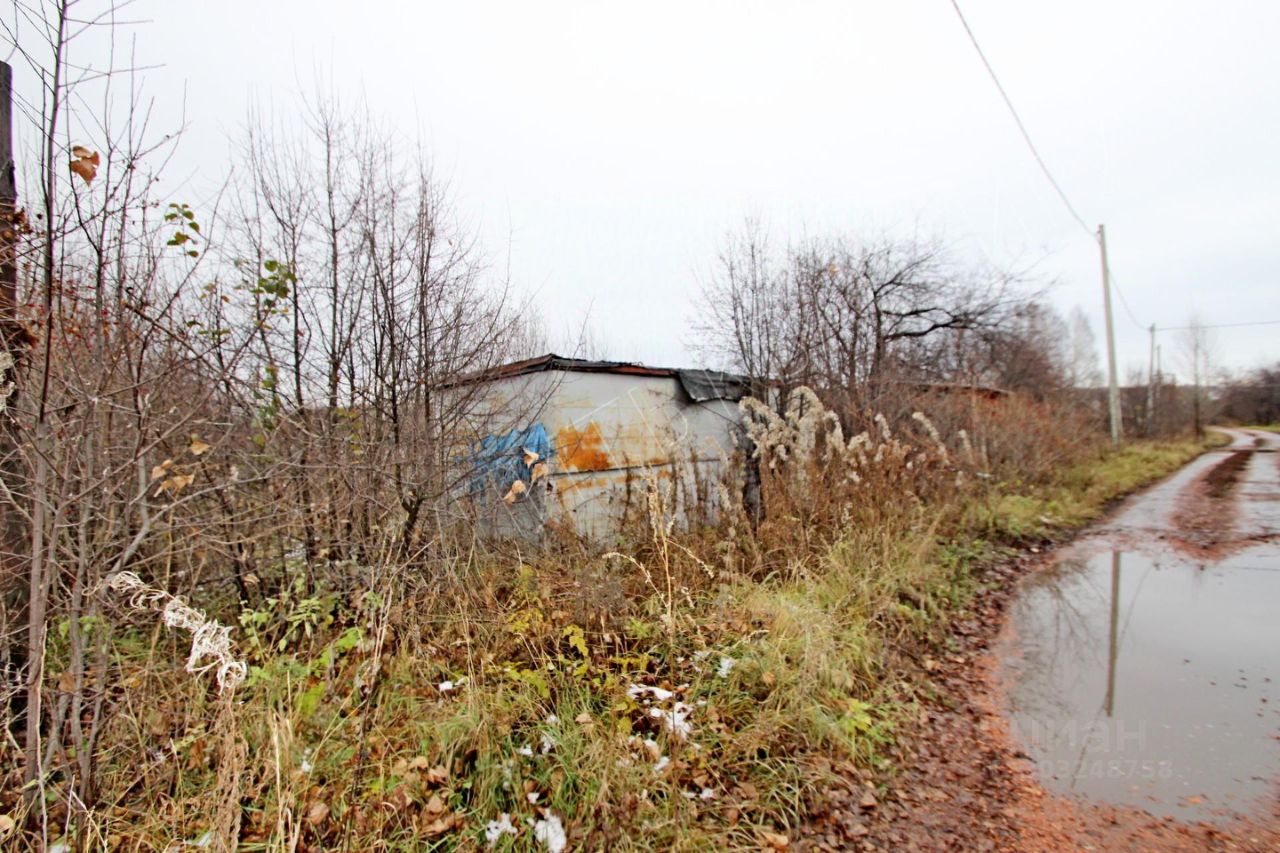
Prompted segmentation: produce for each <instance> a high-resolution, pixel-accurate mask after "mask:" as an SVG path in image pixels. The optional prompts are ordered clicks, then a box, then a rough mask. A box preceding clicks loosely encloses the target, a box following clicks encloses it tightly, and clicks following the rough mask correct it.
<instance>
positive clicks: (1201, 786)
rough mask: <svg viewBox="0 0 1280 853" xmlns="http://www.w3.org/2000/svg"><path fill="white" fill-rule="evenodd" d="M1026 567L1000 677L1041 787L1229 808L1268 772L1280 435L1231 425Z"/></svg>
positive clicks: (1188, 810)
mask: <svg viewBox="0 0 1280 853" xmlns="http://www.w3.org/2000/svg"><path fill="white" fill-rule="evenodd" d="M1231 437H1232V444H1231V445H1230V446H1229V447H1226V448H1223V449H1221V450H1218V451H1214V452H1211V453H1208V454H1205V455H1204V456H1202V457H1201V458H1199V459H1197V460H1196V461H1194V462H1193V463H1191V464H1190V465H1188V466H1187V467H1186V468H1184V469H1183V470H1181V471H1180V472H1179V473H1177V474H1175V475H1174V476H1173V477H1171V478H1170V479H1168V480H1166V481H1165V482H1163V483H1161V484H1160V485H1158V486H1156V487H1154V488H1153V489H1151V490H1149V491H1147V492H1145V493H1143V494H1141V495H1138V496H1135V497H1134V498H1131V499H1130V500H1129V501H1128V502H1127V503H1126V504H1125V505H1124V506H1123V507H1122V508H1121V509H1120V511H1119V512H1118V513H1116V514H1115V515H1114V517H1113V518H1112V519H1111V520H1110V521H1109V522H1107V523H1105V524H1102V525H1099V526H1097V527H1095V528H1093V529H1092V530H1091V531H1089V532H1088V533H1087V534H1086V535H1085V536H1083V537H1081V538H1080V539H1079V540H1077V541H1076V542H1075V543H1073V544H1072V545H1071V546H1069V547H1067V548H1064V549H1062V550H1060V551H1059V552H1057V554H1056V555H1055V557H1054V559H1053V563H1052V564H1051V565H1050V566H1048V567H1046V568H1045V569H1043V570H1041V571H1038V572H1036V573H1035V574H1033V575H1031V576H1029V577H1028V578H1026V579H1025V580H1024V581H1023V582H1022V585H1021V587H1020V589H1019V592H1018V595H1017V596H1016V598H1015V601H1014V603H1013V605H1012V608H1011V611H1010V622H1009V630H1008V632H1007V635H1006V638H1005V640H1004V643H1003V645H1002V649H1001V665H1000V670H1001V673H1000V674H1001V681H1002V683H1003V684H1004V685H1005V695H1006V698H1007V701H1008V705H1009V718H1010V723H1011V729H1012V733H1013V736H1014V738H1015V741H1016V742H1017V743H1018V745H1019V746H1020V748H1021V749H1023V750H1024V751H1025V752H1026V753H1027V755H1028V756H1029V757H1030V758H1031V759H1032V760H1033V761H1034V762H1035V764H1036V767H1037V769H1038V771H1039V773H1040V777H1041V780H1042V782H1043V784H1044V785H1045V787H1046V788H1048V789H1049V790H1051V791H1055V792H1057V793H1062V794H1069V795H1077V796H1082V797H1085V798H1088V799H1094V800H1100V801H1105V802H1109V803H1114V804H1118V805H1129V806H1137V807H1139V808H1144V809H1147V810H1149V811H1152V812H1155V813H1158V814H1171V815H1174V816H1176V817H1178V818H1181V819H1191V820H1212V821H1218V820H1225V819H1227V818H1228V817H1229V816H1230V814H1231V813H1233V812H1235V813H1244V812H1247V811H1249V810H1250V809H1252V808H1254V807H1255V806H1258V805H1260V804H1261V803H1262V802H1263V801H1264V800H1265V799H1266V798H1267V797H1269V796H1272V794H1273V792H1274V790H1275V785H1276V782H1277V779H1280V452H1278V451H1280V435H1274V434H1269V433H1264V432H1261V431H1256V432H1255V431H1243V430H1232V431H1231Z"/></svg>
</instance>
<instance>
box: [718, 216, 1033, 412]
mask: <svg viewBox="0 0 1280 853" xmlns="http://www.w3.org/2000/svg"><path fill="white" fill-rule="evenodd" d="M1015 284H1016V282H1015V280H1014V277H1012V276H1010V275H1007V274H999V273H993V272H990V271H981V270H979V271H975V270H971V269H966V268H964V267H961V266H960V265H958V264H956V263H955V262H953V261H952V260H951V259H950V258H949V257H948V256H947V254H946V253H945V252H944V251H943V250H942V249H941V248H940V247H939V246H937V245H935V244H928V243H921V242H918V241H915V240H899V241H895V240H889V239H881V240H877V241H871V242H868V241H859V240H855V239H850V238H833V239H807V240H805V241H802V242H800V243H798V244H794V245H790V246H788V247H786V249H785V250H784V251H782V252H780V253H777V252H775V251H774V250H773V249H772V248H771V247H770V244H769V241H768V238H767V235H766V234H765V232H764V230H763V229H762V228H761V227H760V226H759V225H758V224H756V223H752V222H748V223H747V225H746V227H745V228H744V229H743V230H742V232H741V233H739V234H734V235H731V236H730V237H729V239H728V241H727V243H726V246H725V249H724V250H723V251H722V252H721V254H720V257H719V263H718V268H717V270H716V272H715V274H714V275H713V276H712V278H711V279H710V280H709V281H708V282H707V283H706V285H705V286H704V288H703V293H702V315H703V318H704V319H703V320H702V321H701V322H700V323H699V324H698V325H697V330H698V332H699V335H700V337H701V339H702V341H703V342H704V343H703V350H704V352H705V353H706V354H707V355H709V356H711V357H713V358H715V359H717V360H718V361H720V362H721V363H723V364H725V365H727V366H729V367H732V368H734V369H737V370H740V371H742V372H744V373H747V374H748V375H751V376H753V377H756V378H759V379H769V380H773V381H778V382H780V383H782V384H783V385H784V386H793V385H797V384H805V385H808V386H810V387H813V388H815V389H817V390H819V391H820V393H822V394H823V396H824V398H826V399H827V400H828V401H829V402H830V403H831V404H832V405H834V406H836V407H837V408H838V409H839V410H841V411H842V412H844V413H846V414H848V413H854V412H858V411H864V410H869V409H874V408H878V407H881V406H882V405H883V404H884V403H885V401H886V400H887V399H888V398H889V397H890V396H891V395H893V394H895V393H900V391H901V388H902V386H903V385H904V384H906V385H913V384H919V383H922V382H937V381H952V380H955V379H958V378H960V377H962V376H967V375H969V374H971V373H972V372H973V365H972V364H970V361H971V359H969V357H968V356H967V355H966V354H965V345H966V342H967V341H972V340H974V336H975V335H977V334H979V333H981V332H982V331H984V330H991V329H995V328H996V327H998V326H999V325H1000V323H1002V322H1003V321H1004V320H1005V319H1006V318H1007V317H1009V316H1010V314H1011V312H1013V311H1014V310H1015V309H1016V308H1018V307H1019V306H1020V305H1021V304H1022V303H1023V301H1024V297H1023V296H1022V295H1021V294H1020V293H1019V292H1018V290H1017V288H1016V287H1015Z"/></svg>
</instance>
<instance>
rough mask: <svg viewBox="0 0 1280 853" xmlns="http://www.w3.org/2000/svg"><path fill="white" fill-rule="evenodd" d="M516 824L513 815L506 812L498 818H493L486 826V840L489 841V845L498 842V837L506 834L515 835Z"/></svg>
mask: <svg viewBox="0 0 1280 853" xmlns="http://www.w3.org/2000/svg"><path fill="white" fill-rule="evenodd" d="M515 834H516V828H515V825H514V824H512V823H511V815H509V814H507V813H506V812H503V813H502V816H501V817H499V818H498V819H497V820H491V821H489V822H488V823H487V824H485V827H484V840H485V841H487V842H489V846H490V847H492V846H493V845H495V844H497V843H498V839H499V838H501V837H502V836H504V835H515Z"/></svg>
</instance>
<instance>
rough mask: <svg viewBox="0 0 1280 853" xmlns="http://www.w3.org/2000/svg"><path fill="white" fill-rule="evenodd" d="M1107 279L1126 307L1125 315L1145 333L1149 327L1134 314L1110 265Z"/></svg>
mask: <svg viewBox="0 0 1280 853" xmlns="http://www.w3.org/2000/svg"><path fill="white" fill-rule="evenodd" d="M1107 278H1109V279H1110V280H1111V289H1112V290H1114V291H1115V292H1116V296H1119V297H1120V304H1121V305H1123V306H1124V313H1126V314H1128V315H1129V319H1130V320H1132V321H1133V325H1135V326H1137V327H1138V328H1139V329H1141V330H1142V331H1144V332H1145V331H1146V330H1147V328H1148V326H1146V325H1144V324H1143V323H1142V321H1140V320H1139V319H1138V317H1137V315H1136V314H1134V313H1133V309H1132V308H1130V307H1129V300H1128V299H1125V298H1124V291H1123V290H1121V289H1120V285H1119V284H1118V283H1117V282H1116V274H1115V273H1114V272H1112V271H1111V265H1110V264H1108V265H1107Z"/></svg>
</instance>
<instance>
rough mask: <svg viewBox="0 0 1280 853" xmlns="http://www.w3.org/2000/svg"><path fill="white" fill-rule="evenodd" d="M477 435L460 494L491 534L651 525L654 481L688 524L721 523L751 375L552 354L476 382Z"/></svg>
mask: <svg viewBox="0 0 1280 853" xmlns="http://www.w3.org/2000/svg"><path fill="white" fill-rule="evenodd" d="M455 384H456V385H460V386H466V389H467V392H468V396H469V397H470V398H471V400H472V402H471V403H470V406H471V410H470V413H469V415H468V421H469V422H470V424H471V431H472V434H473V435H474V436H475V440H474V442H473V446H472V448H471V452H470V458H469V459H467V460H466V465H465V471H466V474H465V475H464V477H463V482H462V483H461V484H460V488H459V490H458V491H459V492H460V493H461V495H462V496H463V499H464V500H466V501H467V502H468V503H469V504H470V512H471V514H473V516H474V517H475V518H476V519H477V521H478V522H479V523H480V525H481V528H482V530H484V531H485V532H486V533H488V534H490V535H494V536H501V537H517V538H522V539H536V538H540V537H541V536H542V535H543V533H544V532H545V531H546V530H547V529H548V527H549V526H559V527H562V528H563V529H566V530H568V531H571V532H573V533H576V534H578V535H581V536H584V537H586V538H589V539H592V540H595V541H608V540H609V539H611V538H613V537H616V536H617V535H618V533H619V532H620V531H621V530H622V529H624V527H625V526H626V525H627V524H628V523H631V522H635V521H637V520H644V519H645V518H646V515H645V514H646V513H647V495H648V491H647V487H646V483H647V482H648V481H650V480H656V481H657V482H660V483H664V484H667V485H664V486H663V487H662V488H663V491H664V492H665V493H667V494H668V495H669V498H670V504H671V506H672V507H673V509H674V512H675V513H676V515H677V518H678V520H679V521H681V522H684V523H689V522H692V521H694V520H695V519H696V518H697V517H710V516H711V515H713V514H714V512H715V508H716V505H717V494H718V493H717V490H716V489H715V488H714V484H715V482H716V481H717V479H718V478H719V477H720V475H721V474H722V473H723V472H724V466H725V465H726V464H728V462H729V460H731V459H734V458H735V457H736V456H737V454H738V451H739V449H740V448H741V447H742V444H743V439H742V436H743V433H742V427H741V422H742V420H741V416H740V414H739V409H738V401H739V400H741V399H742V398H743V397H745V396H747V394H748V393H749V390H750V386H749V383H748V381H747V380H746V378H745V377H742V376H736V375H733V374H728V373H721V372H718V371H713V370H682V369H674V368H662V367H648V366H645V365H640V364H631V363H627V362H616V361H590V360H586V359H577V358H564V357H561V356H558V355H553V354H547V355H543V356H539V357H537V358H531V359H527V360H525V361H519V362H513V363H511V364H506V365H502V366H500V367H497V368H494V369H491V370H487V371H484V372H483V373H480V374H476V375H473V376H469V377H466V378H464V379H462V380H459V382H457V383H455Z"/></svg>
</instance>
